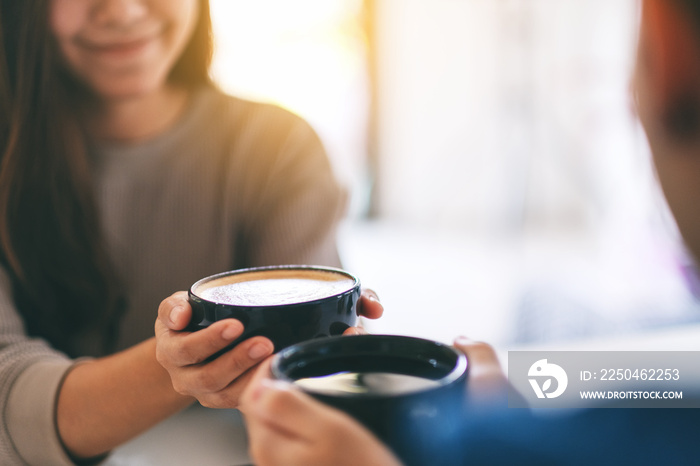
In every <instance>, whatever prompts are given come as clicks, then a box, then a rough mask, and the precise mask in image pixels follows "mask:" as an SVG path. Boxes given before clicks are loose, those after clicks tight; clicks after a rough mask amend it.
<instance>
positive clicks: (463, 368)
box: [270, 334, 469, 399]
mask: <svg viewBox="0 0 700 466" xmlns="http://www.w3.org/2000/svg"><path fill="white" fill-rule="evenodd" d="M372 340H374V341H376V342H378V343H379V342H382V341H384V342H410V343H412V344H413V343H415V344H418V345H424V346H426V347H431V346H432V347H435V348H440V349H443V350H447V351H450V352H451V353H453V354H454V355H455V356H456V360H455V363H454V367H452V369H450V370H449V372H448V373H447V374H445V375H444V376H442V377H440V378H438V379H431V380H433V381H435V382H437V385H435V386H432V387H425V388H422V389H417V390H412V391H410V392H406V393H399V394H378V393H343V392H337V393H335V392H334V393H332V394H330V393H328V392H324V391H321V390H314V389H309V388H307V387H300V389H301V390H302V391H303V392H305V393H308V394H312V395H319V396H323V397H334V398H364V399H375V398H395V397H405V396H412V395H415V394H421V393H426V392H429V391H433V390H440V389H443V388H444V387H447V386H450V385H452V384H454V383H457V382H459V381H460V380H466V377H467V374H468V369H469V362H468V360H467V357H466V355H465V354H464V353H463V352H461V351H459V350H458V349H456V348H454V347H453V346H450V345H447V344H445V343H442V342H439V341H435V340H430V339H426V338H419V337H412V336H407V335H384V334H369V335H349V336H331V337H325V338H317V339H314V340H309V341H305V342H301V343H296V344H294V345H292V346H289V347H287V348H285V349H283V350H282V351H280V352H279V353H277V354H276V355H275V356H274V357H273V359H272V362H271V364H270V372H271V374H272V377H273V378H274V379H276V380H280V381H283V382H286V383H294V381H296V380H298V379H295V378H292V377H290V376H289V375H287V373H285V372H284V371H283V370H282V368H281V367H280V366H281V364H282V362H284V361H285V360H288V359H289V358H293V357H294V356H296V355H298V353H299V352H301V351H304V350H306V351H313V350H321V351H320V352H319V353H318V355H319V356H320V355H321V354H323V355H324V356H325V355H328V354H329V352H328V349H327V345H342V344H347V345H350V344H355V345H361V344H362V343H363V342H364V341H372ZM324 347H326V351H323V348H324ZM362 353H363V352H360V353H359V354H358V353H355V356H359V355H363V354H362ZM364 353H365V354H364V355H365V356H369V355H372V356H373V357H375V358H376V357H377V356H379V357H390V356H391V355H387V354H379V355H377V353H373V352H371V351H365V352H364ZM397 356H403V359H407V360H408V359H411V358H410V356H411V355H405V354H404V355H397ZM406 356H409V357H406ZM342 357H345V358H351V357H353V353H348V354H347V355H344V356H339V357H338V358H337V359H341V358H342ZM330 359H333V358H332V357H331V358H330ZM415 361H416V362H417V363H418V362H419V361H418V359H415ZM314 362H315V361H314ZM309 364H313V362H311V363H309ZM387 372H391V371H390V370H388V371H387ZM394 373H396V374H400V373H401V372H398V371H396V372H394ZM327 375H331V374H327ZM405 375H410V374H405Z"/></svg>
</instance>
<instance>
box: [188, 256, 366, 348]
mask: <svg viewBox="0 0 700 466" xmlns="http://www.w3.org/2000/svg"><path fill="white" fill-rule="evenodd" d="M359 298H360V280H359V279H358V278H357V277H355V276H354V275H353V274H351V273H349V272H346V271H344V270H341V269H337V268H332V267H320V266H310V265H281V266H270V267H256V268H248V269H240V270H234V271H231V272H225V273H221V274H217V275H213V276H210V277H206V278H203V279H201V280H199V281H197V282H196V283H194V284H193V285H192V286H191V287H190V290H189V302H190V305H191V307H192V319H191V321H190V325H189V327H188V330H190V331H194V330H199V329H202V328H205V327H208V326H209V325H211V324H212V323H214V322H216V321H219V320H222V319H227V318H234V319H238V320H239V321H241V323H242V324H243V326H244V331H243V334H242V335H241V336H240V337H239V338H237V339H236V340H235V341H234V342H233V343H232V344H231V345H230V346H234V345H236V344H237V343H239V342H241V341H243V340H245V339H248V338H250V337H253V336H259V335H262V336H265V337H267V338H269V339H270V340H272V343H273V344H274V345H275V351H279V350H281V349H282V348H285V347H287V346H289V345H292V344H295V343H299V342H301V341H305V340H310V339H314V338H320V337H328V336H334V335H341V334H342V333H343V332H344V331H345V330H346V329H347V328H349V327H352V326H354V325H355V324H356V323H357V301H358V300H359Z"/></svg>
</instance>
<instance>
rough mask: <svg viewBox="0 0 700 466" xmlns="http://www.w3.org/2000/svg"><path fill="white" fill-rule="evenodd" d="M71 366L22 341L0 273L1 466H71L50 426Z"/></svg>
mask: <svg viewBox="0 0 700 466" xmlns="http://www.w3.org/2000/svg"><path fill="white" fill-rule="evenodd" d="M72 364H73V361H71V360H70V359H68V358H67V357H65V356H64V355H62V354H61V353H58V352H56V351H54V350H53V349H52V348H51V347H50V346H49V345H48V344H47V343H46V342H45V341H43V340H40V339H35V338H30V337H28V336H27V334H26V332H25V330H24V325H23V322H22V319H21V318H20V316H19V314H18V312H17V310H16V308H15V306H14V304H13V301H12V295H11V285H10V281H9V278H8V276H7V273H6V272H5V270H3V269H0V407H1V408H2V410H1V411H0V413H1V416H2V417H1V419H2V424H0V464H7V465H12V464H30V465H33V464H37V465H43V464H54V465H70V464H73V463H72V461H71V460H70V459H69V458H68V456H67V455H66V453H65V450H64V449H63V446H62V444H61V441H60V439H59V436H58V431H57V429H56V422H55V405H56V396H57V393H58V390H59V387H60V385H61V382H62V381H63V378H64V376H65V374H66V373H67V372H68V370H69V368H70V367H71V366H72Z"/></svg>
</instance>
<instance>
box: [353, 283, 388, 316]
mask: <svg viewBox="0 0 700 466" xmlns="http://www.w3.org/2000/svg"><path fill="white" fill-rule="evenodd" d="M357 314H358V315H360V316H363V317H367V318H368V319H379V318H380V317H381V316H382V314H384V306H382V303H381V302H380V301H379V297H378V296H377V293H375V292H374V290H370V289H368V288H363V289H362V293H361V294H360V301H359V302H358V304H357Z"/></svg>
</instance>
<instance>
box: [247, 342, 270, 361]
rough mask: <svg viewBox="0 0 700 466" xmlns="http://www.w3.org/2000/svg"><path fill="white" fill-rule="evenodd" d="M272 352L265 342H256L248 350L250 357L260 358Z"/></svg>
mask: <svg viewBox="0 0 700 466" xmlns="http://www.w3.org/2000/svg"><path fill="white" fill-rule="evenodd" d="M270 353H272V350H271V349H270V347H269V346H268V345H266V344H265V343H256V344H254V345H253V346H251V347H250V349H249V350H248V357H249V358H250V359H260V358H262V357H264V356H267V355H268V354H270Z"/></svg>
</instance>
